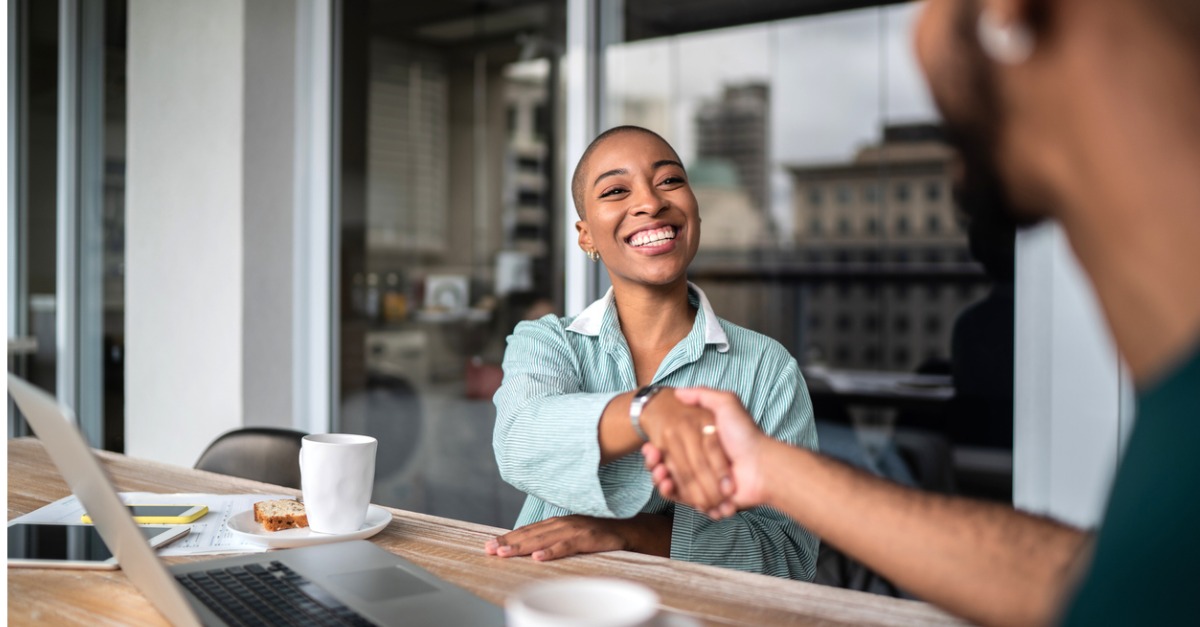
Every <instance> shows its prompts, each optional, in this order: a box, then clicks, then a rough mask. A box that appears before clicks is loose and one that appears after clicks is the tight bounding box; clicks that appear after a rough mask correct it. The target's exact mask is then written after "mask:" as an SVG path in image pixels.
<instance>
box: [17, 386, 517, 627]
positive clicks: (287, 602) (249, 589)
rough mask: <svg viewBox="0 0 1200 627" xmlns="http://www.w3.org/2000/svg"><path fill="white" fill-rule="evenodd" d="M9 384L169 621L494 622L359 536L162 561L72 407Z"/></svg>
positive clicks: (125, 564)
mask: <svg viewBox="0 0 1200 627" xmlns="http://www.w3.org/2000/svg"><path fill="white" fill-rule="evenodd" d="M8 391H9V394H11V395H12V398H13V400H14V401H16V404H17V406H18V407H19V408H20V409H21V413H22V414H23V415H24V416H25V419H26V420H27V421H28V422H29V425H30V426H31V427H32V428H33V431H34V433H36V434H37V436H38V437H39V438H40V439H41V442H42V445H43V446H44V447H45V449H46V452H47V453H49V455H50V459H51V460H53V462H54V464H55V466H57V467H58V470H59V472H60V473H61V474H62V477H63V479H64V480H66V482H67V485H69V486H70V487H71V491H72V492H73V493H74V494H75V495H76V496H77V497H79V500H80V501H81V502H82V503H83V506H84V508H85V509H86V510H87V512H88V514H89V515H91V517H92V520H94V521H95V525H96V528H97V530H98V531H99V532H100V536H101V537H103V538H104V542H105V543H106V544H108V546H109V548H111V549H112V551H113V554H115V555H116V556H117V560H118V561H119V562H120V564H121V568H122V569H123V570H124V571H125V574H126V576H128V577H129V580H130V581H131V582H133V584H134V585H135V586H137V587H138V589H139V590H141V592H142V594H144V595H145V596H146V598H147V599H149V600H150V602H151V603H153V604H154V606H155V607H156V608H157V609H158V611H159V612H162V614H163V616H165V617H166V618H167V620H169V621H170V622H171V623H172V624H174V625H278V624H288V623H298V624H313V625H318V624H330V625H480V626H485V627H486V626H488V625H497V626H499V625H503V624H504V613H503V610H501V609H500V608H498V607H496V606H494V605H491V604H490V603H487V602H486V601H484V600H482V599H480V598H479V597H476V596H475V595H473V594H471V593H470V592H467V591H466V590H463V589H462V588H459V587H457V586H454V585H453V584H450V583H448V582H446V581H443V580H441V579H439V578H437V577H436V576H434V575H433V574H432V573H429V572H428V571H426V570H424V569H422V568H421V567H419V566H417V565H416V564H413V563H412V562H409V561H408V560H406V559H404V558H402V557H400V556H398V555H395V554H393V553H391V552H389V551H386V550H384V549H381V548H379V547H378V546H376V545H374V544H372V543H370V542H367V541H365V540H356V541H350V542H338V543H333V544H322V545H317V546H309V547H303V548H296V549H287V550H282V551H271V552H267V553H256V554H253V555H239V556H235V557H228V558H218V559H212V560H204V561H196V562H189V563H186V564H177V565H174V566H170V567H167V566H166V565H165V564H163V563H162V562H161V561H160V560H159V559H158V556H157V555H156V554H155V552H154V550H153V549H151V548H150V546H149V545H148V544H147V543H146V540H145V538H144V537H143V536H142V534H141V532H140V531H138V526H137V524H136V523H135V522H134V521H133V518H132V517H131V516H130V515H129V513H128V510H127V509H126V508H125V506H124V504H123V503H122V502H121V499H120V497H118V496H117V491H116V489H115V488H114V487H113V485H112V482H111V481H110V480H109V479H108V475H107V473H106V472H105V471H104V470H103V467H102V466H101V465H100V462H99V461H98V460H97V459H96V457H95V456H94V455H93V454H92V452H91V449H90V448H88V446H87V443H85V442H84V440H83V437H82V436H81V435H80V434H79V431H78V430H77V429H76V428H75V426H74V420H73V419H72V412H71V410H70V409H68V408H66V407H61V406H59V404H58V402H57V401H56V400H55V399H54V398H53V397H51V396H50V395H48V394H46V393H45V392H43V391H42V390H39V389H37V388H36V387H34V386H32V385H30V384H29V383H27V382H25V381H22V380H21V379H19V378H17V377H15V376H13V375H12V374H9V375H8Z"/></svg>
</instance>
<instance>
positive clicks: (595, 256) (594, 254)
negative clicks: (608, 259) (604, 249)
mask: <svg viewBox="0 0 1200 627" xmlns="http://www.w3.org/2000/svg"><path fill="white" fill-rule="evenodd" d="M584 254H586V255H587V258H588V259H591V260H592V263H596V262H597V261H600V253H598V252H596V251H595V250H594V249H593V250H588V251H584Z"/></svg>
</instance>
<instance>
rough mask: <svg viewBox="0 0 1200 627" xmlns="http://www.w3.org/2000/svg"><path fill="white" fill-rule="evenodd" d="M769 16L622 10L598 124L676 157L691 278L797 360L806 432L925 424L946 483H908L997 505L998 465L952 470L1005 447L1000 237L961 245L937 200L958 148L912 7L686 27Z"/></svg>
mask: <svg viewBox="0 0 1200 627" xmlns="http://www.w3.org/2000/svg"><path fill="white" fill-rule="evenodd" d="M770 4H771V3H749V6H748V7H743V6H742V5H741V4H734V3H728V6H726V7H714V6H713V5H706V7H708V8H711V9H712V10H709V11H706V12H705V15H704V18H703V19H698V18H696V16H695V15H692V14H689V13H688V11H687V9H686V7H684V6H682V5H679V6H677V5H676V4H675V3H669V2H668V3H664V4H663V5H662V6H658V7H657V8H656V9H655V10H651V9H650V8H649V7H647V6H646V5H643V4H640V3H632V2H630V3H627V4H626V8H625V11H624V14H623V19H624V23H623V32H624V35H625V40H624V41H620V42H618V43H614V44H610V45H608V46H607V47H606V49H605V56H604V60H605V74H604V75H605V85H604V97H603V103H604V122H605V126H614V125H617V124H636V125H641V126H646V127H649V128H651V129H654V130H656V131H658V132H659V133H661V134H663V135H664V136H665V137H666V138H667V139H668V140H669V141H670V142H672V144H673V145H674V146H675V148H676V149H677V150H678V151H679V152H680V154H681V156H682V157H683V159H684V162H685V165H686V166H687V168H688V173H689V177H690V181H691V184H692V187H693V189H694V190H695V193H696V196H697V199H698V200H699V202H700V213H701V217H702V218H703V229H702V234H701V246H700V253H699V255H698V256H697V258H696V261H695V263H694V264H693V266H692V272H691V275H692V279H693V280H694V281H695V282H696V283H698V284H699V285H700V286H701V287H702V288H703V289H705V291H706V292H707V293H708V295H709V297H710V299H711V300H712V301H713V304H714V308H715V309H716V311H717V313H718V315H720V316H722V317H724V318H726V319H728V320H730V321H732V322H734V323H737V324H740V325H743V326H745V327H748V328H750V329H754V330H756V331H759V332H762V333H765V334H767V335H769V336H771V337H773V338H775V339H776V340H778V341H779V342H781V343H782V344H783V345H784V346H785V347H787V348H788V349H789V350H790V351H791V352H792V354H793V355H794V356H795V357H796V358H797V360H798V361H799V362H800V364H801V366H802V368H803V370H804V373H805V376H806V378H807V381H808V384H809V388H810V393H811V395H812V397H813V400H814V405H815V409H816V414H817V419H818V420H819V421H821V422H822V423H825V424H839V423H841V424H847V425H852V426H853V428H854V430H855V432H856V433H857V435H858V436H859V438H860V440H861V442H862V443H863V444H864V445H867V446H868V448H870V449H871V453H872V454H875V453H876V452H877V451H876V450H875V449H876V448H877V447H878V446H890V444H891V439H892V438H891V436H892V434H893V431H894V429H900V430H901V431H904V432H915V431H918V430H921V431H924V432H930V431H932V432H933V433H934V434H935V437H938V438H942V439H943V441H945V442H947V443H949V444H950V445H952V446H953V447H955V455H954V459H956V460H958V461H959V462H960V463H959V466H958V470H959V472H958V474H957V476H956V477H954V479H955V480H957V482H955V481H954V480H950V481H949V482H948V483H947V482H935V481H933V480H932V479H930V478H928V477H920V476H918V477H916V481H917V482H918V483H925V484H926V487H937V488H945V489H952V488H956V489H958V490H960V491H966V492H971V493H973V494H978V495H982V496H991V497H995V498H1000V499H1007V498H1008V497H1009V492H1008V491H1009V490H1010V487H1009V486H1010V479H1009V476H1008V473H1009V472H1010V470H1009V468H1008V467H1006V465H1005V464H1004V463H1001V464H999V465H995V464H993V465H991V466H990V467H988V468H986V469H984V470H985V472H974V470H975V469H974V467H972V465H971V464H970V462H969V461H968V462H966V463H963V462H962V460H964V459H966V460H969V459H970V458H971V455H970V453H971V451H973V450H975V449H978V448H991V449H999V450H1001V451H1007V450H1011V442H1012V417H1011V408H1012V326H1013V322H1012V240H1011V235H1010V236H1008V237H1007V238H1004V237H1002V238H1000V241H998V242H997V241H989V242H980V241H969V237H968V232H969V228H968V226H969V225H968V224H967V223H966V222H965V221H964V218H963V214H962V213H961V212H960V211H959V208H957V207H956V206H955V204H954V199H953V198H952V197H951V194H950V193H949V189H950V188H951V185H952V181H951V173H952V168H953V163H952V161H953V158H954V157H953V153H952V152H951V150H950V149H949V147H948V146H947V145H946V144H945V143H944V141H943V139H942V131H941V129H940V127H939V125H938V119H937V114H936V111H935V109H934V107H933V105H932V102H931V100H930V98H929V96H928V93H927V91H926V88H925V85H924V81H923V79H922V78H921V76H920V73H919V70H918V68H917V65H916V60H915V58H914V54H913V51H912V44H911V29H912V26H913V22H914V20H915V17H916V14H917V12H918V10H919V9H920V5H918V4H916V3H902V4H889V5H888V6H881V7H867V8H861V9H856V10H849V11H842V12H837V13H827V14H819V15H805V16H799V17H794V18H788V19H777V20H774V21H769V22H761V23H754V24H749V25H740V26H730V27H726V28H718V29H716V30H696V31H692V32H688V29H687V26H686V25H688V24H696V25H697V26H703V27H707V28H711V27H713V26H720V25H722V24H734V23H739V22H741V21H742V20H743V16H744V15H746V14H747V11H749V13H754V11H755V10H757V9H755V7H762V8H763V10H764V11H767V9H766V7H767V5H770ZM793 10H794V11H797V12H798V11H802V10H803V8H802V7H801V6H799V5H797V6H796V7H795V8H794V9H793ZM767 12H768V13H769V12H770V11H767ZM776 12H778V11H776ZM981 261H982V262H984V263H980V262H981ZM880 443H882V444H880ZM989 459H995V457H990V458H989ZM1001 459H1004V457H1003V455H1002V456H1001ZM909 461H913V460H911V459H910V460H909ZM921 463H922V462H920V461H919V460H918V461H916V462H915V463H914V464H911V465H912V466H920V465H921ZM947 463H950V462H949V461H948V460H947ZM919 470H920V469H919V468H914V473H917V474H919V472H918V471H919ZM925 479H930V480H929V481H928V482H926V481H924V480H925ZM955 483H957V485H955Z"/></svg>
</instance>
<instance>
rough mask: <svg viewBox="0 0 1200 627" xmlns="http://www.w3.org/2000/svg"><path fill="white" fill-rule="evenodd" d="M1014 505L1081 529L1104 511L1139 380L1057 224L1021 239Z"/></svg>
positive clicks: (1016, 362) (1095, 520) (1017, 298)
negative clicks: (1128, 369) (1130, 373)
mask: <svg viewBox="0 0 1200 627" xmlns="http://www.w3.org/2000/svg"><path fill="white" fill-rule="evenodd" d="M1016 270H1017V276H1016V290H1017V291H1016V312H1015V314H1016V334H1015V338H1016V342H1015V344H1016V347H1015V348H1016V355H1015V363H1014V368H1015V371H1014V377H1013V383H1014V390H1013V409H1014V417H1013V428H1014V429H1015V433H1014V447H1013V501H1014V504H1015V505H1016V506H1017V507H1019V508H1021V509H1025V510H1029V511H1033V512H1037V513H1042V514H1047V515H1050V516H1052V517H1054V518H1057V519H1059V520H1063V521H1066V522H1069V523H1072V524H1075V525H1080V526H1085V527H1090V526H1094V525H1096V524H1097V523H1098V522H1099V520H1100V516H1101V514H1102V513H1103V508H1104V505H1105V503H1106V501H1107V495H1108V490H1109V487H1110V485H1111V483H1112V478H1113V476H1114V472H1115V469H1116V466H1117V462H1118V459H1119V452H1120V446H1121V442H1122V441H1123V434H1125V433H1127V432H1128V428H1129V425H1130V424H1131V423H1132V420H1133V415H1132V414H1133V404H1132V393H1133V392H1132V386H1130V385H1129V379H1128V377H1127V376H1126V374H1125V373H1124V371H1123V368H1122V366H1121V362H1120V359H1119V358H1118V356H1117V353H1116V349H1115V346H1114V344H1113V341H1112V339H1111V336H1110V334H1109V332H1108V329H1107V327H1106V325H1105V321H1104V318H1103V315H1102V313H1101V311H1100V308H1099V305H1098V303H1097V301H1096V298H1095V295H1094V294H1093V292H1092V289H1091V285H1090V283H1089V282H1088V280H1087V277H1086V275H1084V273H1083V271H1082V269H1081V268H1080V267H1079V264H1078V262H1077V261H1076V259H1075V256H1074V254H1073V253H1072V251H1071V248H1070V245H1069V243H1068V242H1067V240H1066V237H1065V235H1064V234H1063V232H1062V230H1061V229H1060V228H1059V227H1058V226H1057V225H1045V226H1042V227H1039V228H1037V229H1036V230H1034V231H1030V232H1027V233H1021V234H1019V235H1018V239H1017V267H1016Z"/></svg>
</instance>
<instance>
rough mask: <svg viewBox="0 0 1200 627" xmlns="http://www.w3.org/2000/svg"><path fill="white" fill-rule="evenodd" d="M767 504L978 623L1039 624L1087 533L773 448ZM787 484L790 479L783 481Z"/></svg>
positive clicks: (1054, 604) (1048, 615)
mask: <svg viewBox="0 0 1200 627" xmlns="http://www.w3.org/2000/svg"><path fill="white" fill-rule="evenodd" d="M766 455H767V456H769V457H770V458H771V459H768V460H764V461H766V463H765V464H764V467H766V468H771V469H772V470H773V472H774V473H775V474H776V478H777V479H779V480H776V481H771V482H769V483H770V484H771V486H772V487H771V488H770V491H769V494H768V495H767V498H768V504H769V505H772V506H773V507H775V508H777V509H780V510H782V511H784V512H785V513H787V514H788V515H789V516H792V517H793V518H795V519H796V520H797V521H798V522H800V523H801V524H803V525H804V526H806V527H808V528H809V529H810V530H812V531H813V532H814V533H816V534H817V535H818V536H820V537H821V538H822V539H823V540H825V541H827V542H829V543H830V544H832V545H833V546H836V547H837V548H839V549H841V550H842V551H844V552H846V553H847V554H849V555H850V556H852V557H854V558H855V559H857V560H859V561H861V562H862V563H864V564H866V565H867V566H868V567H870V568H872V569H873V570H875V571H876V572H878V573H880V574H881V575H883V576H884V577H887V578H888V579H890V580H891V581H892V582H893V583H895V584H896V585H898V586H900V587H901V588H903V589H905V590H907V591H909V592H911V593H913V594H915V595H917V596H918V597H920V598H922V599H925V600H927V601H930V602H932V603H935V604H937V605H939V606H941V607H944V608H946V609H948V610H950V611H951V612H954V613H956V614H959V615H961V616H963V617H966V618H968V619H970V620H973V621H978V622H981V623H984V624H995V625H1007V624H1019V625H1029V624H1045V623H1047V622H1049V621H1050V620H1052V619H1053V618H1054V616H1055V614H1056V612H1057V610H1058V606H1059V603H1061V600H1062V596H1063V593H1064V592H1065V591H1066V590H1067V589H1068V588H1069V586H1070V579H1071V577H1070V571H1071V566H1072V564H1073V563H1074V561H1075V560H1076V559H1077V556H1078V555H1079V552H1080V548H1081V547H1082V546H1083V545H1084V543H1085V540H1086V535H1085V534H1084V533H1082V532H1080V531H1079V530H1077V529H1073V528H1070V527H1067V526H1064V525H1062V524H1059V523H1056V522H1054V521H1051V520H1048V519H1045V518H1040V517H1036V516H1031V515H1028V514H1024V513H1021V512H1018V511H1016V510H1014V509H1012V508H1010V507H1007V506H1003V505H999V504H994V503H984V502H977V501H972V500H969V499H963V498H954V497H947V496H942V495H935V494H927V493H922V492H919V491H916V490H911V489H908V488H904V487H901V486H898V485H895V484H893V483H890V482H888V481H884V480H882V479H879V478H877V477H873V476H871V475H868V474H866V473H863V472H860V471H858V470H855V469H853V468H851V467H849V466H846V465H844V464H842V463H839V462H837V461H834V460H832V459H829V458H827V457H822V456H820V455H816V454H813V453H811V452H809V451H806V450H802V449H796V448H793V447H788V446H786V445H783V444H779V443H774V444H773V445H772V446H770V447H769V448H768V450H767V452H766ZM784 478H790V479H788V480H782V479H784Z"/></svg>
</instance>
